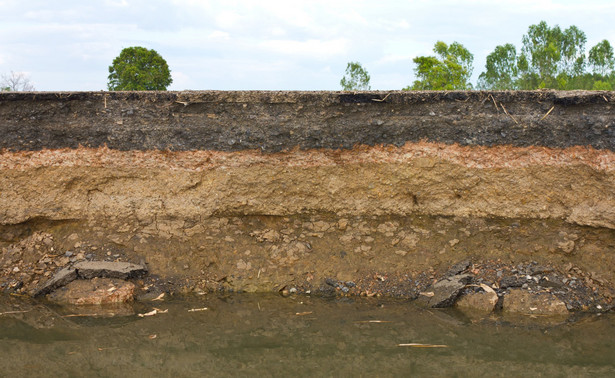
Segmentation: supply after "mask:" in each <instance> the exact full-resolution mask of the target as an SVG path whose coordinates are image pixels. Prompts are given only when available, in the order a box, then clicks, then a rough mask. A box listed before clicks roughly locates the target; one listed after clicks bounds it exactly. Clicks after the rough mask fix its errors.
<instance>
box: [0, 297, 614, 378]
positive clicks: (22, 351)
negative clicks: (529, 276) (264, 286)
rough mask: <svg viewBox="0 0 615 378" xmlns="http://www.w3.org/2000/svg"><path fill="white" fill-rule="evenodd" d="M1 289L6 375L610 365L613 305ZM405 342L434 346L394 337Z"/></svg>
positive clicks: (489, 371)
mask: <svg viewBox="0 0 615 378" xmlns="http://www.w3.org/2000/svg"><path fill="white" fill-rule="evenodd" d="M3 300H4V302H3V303H2V306H0V312H1V313H2V314H3V315H0V353H2V356H3V358H2V359H0V371H2V372H3V375H6V376H36V375H41V376H59V377H61V376H112V377H120V376H121V377H126V376H152V375H153V376H175V377H183V376H203V375H207V376H256V375H258V376H262V375H264V376H289V375H299V376H322V375H324V376H340V375H341V376H368V375H372V376H400V375H408V374H420V375H437V376H442V375H445V376H476V375H481V376H485V375H489V376H511V375H522V374H523V375H527V374H531V375H543V376H590V375H591V376H596V375H613V374H615V362H614V361H615V341H613V337H612V336H613V335H615V317H614V316H613V314H607V315H603V316H601V317H596V316H591V317H586V318H584V319H582V320H581V321H578V322H575V323H570V322H561V321H559V322H556V323H546V322H544V321H541V320H540V319H533V320H532V319H524V320H525V321H524V322H517V321H515V320H514V319H503V318H497V317H496V318H487V319H476V318H471V317H467V316H465V315H463V314H459V313H457V312H455V311H439V310H426V309H422V308H418V307H416V306H414V305H412V304H409V303H407V302H403V301H395V300H375V299H373V298H369V299H352V300H348V299H343V300H340V299H337V300H333V299H323V298H310V297H296V298H292V297H291V298H282V297H280V296H276V295H245V294H244V295H235V296H226V297H214V296H205V297H187V298H175V299H172V300H170V301H169V300H167V301H163V302H152V303H149V304H136V305H135V306H134V308H133V310H134V312H135V314H136V313H141V314H145V313H147V312H148V311H150V310H152V309H153V308H154V307H156V308H158V309H159V310H161V312H163V311H164V310H168V312H166V313H164V312H163V313H160V312H159V313H157V314H155V315H153V316H144V317H139V316H137V315H131V316H116V317H111V318H110V317H92V316H84V315H91V314H84V313H81V314H80V313H77V312H75V310H74V309H70V311H67V310H66V309H62V308H54V307H49V306H45V305H43V304H41V303H37V302H27V301H25V300H23V299H19V300H15V299H13V298H9V299H6V298H4V299H3ZM205 308H207V309H205ZM191 310H192V311H191ZM18 311H22V312H18ZM78 311H79V312H82V311H84V310H83V309H80V310H78ZM107 311H108V310H107ZM122 311H125V309H123V310H122ZM11 312H12V313H11ZM74 315H81V316H74ZM107 315H108V314H107ZM408 343H418V344H431V345H434V344H435V345H440V346H446V347H440V348H419V347H408V346H398V345H399V344H408Z"/></svg>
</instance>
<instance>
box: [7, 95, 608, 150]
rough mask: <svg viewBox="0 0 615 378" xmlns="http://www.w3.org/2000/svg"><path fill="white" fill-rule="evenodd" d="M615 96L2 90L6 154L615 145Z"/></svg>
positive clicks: (599, 146)
mask: <svg viewBox="0 0 615 378" xmlns="http://www.w3.org/2000/svg"><path fill="white" fill-rule="evenodd" d="M614 101H615V95H614V94H613V92H582V91H570V92H558V91H516V92H482V91H459V92H405V91H393V92H265V91H240V92H222V91H198V92H192V91H190V92H36V93H24V92H21V93H15V92H13V93H10V92H8V93H0V135H2V138H1V139H0V149H8V150H13V151H18V150H40V149H44V148H47V149H56V148H76V147H78V146H79V145H81V146H84V147H99V146H103V145H107V146H108V147H109V148H111V149H118V150H151V149H161V150H165V149H169V150H180V151H182V150H219V151H238V150H245V149H260V150H262V151H267V152H274V151H281V150H287V149H292V148H295V147H297V146H298V147H300V148H302V149H311V148H333V149H337V148H351V147H352V146H354V145H357V144H364V145H376V144H385V145H386V144H392V145H398V146H401V145H404V144H405V143H406V142H417V141H420V140H426V141H430V142H442V143H447V144H452V143H459V144H461V145H486V146H492V145H512V146H547V147H559V148H564V147H570V146H577V145H582V146H592V147H594V148H598V149H609V150H615V117H614V115H615V110H614V109H613V105H612V104H613V102H614Z"/></svg>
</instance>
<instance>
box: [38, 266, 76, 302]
mask: <svg viewBox="0 0 615 378" xmlns="http://www.w3.org/2000/svg"><path fill="white" fill-rule="evenodd" d="M75 279H77V271H76V270H75V268H70V267H67V268H63V269H60V270H59V271H58V272H57V273H56V274H54V275H53V277H51V279H50V280H48V281H47V282H45V284H43V286H41V287H40V288H38V289H36V290H35V291H34V292H33V293H32V296H34V297H37V296H39V295H45V294H49V293H51V292H52V291H54V290H56V289H57V288H59V287H62V286H64V285H67V284H68V283H70V282H72V281H74V280H75Z"/></svg>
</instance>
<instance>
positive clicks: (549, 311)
mask: <svg viewBox="0 0 615 378" xmlns="http://www.w3.org/2000/svg"><path fill="white" fill-rule="evenodd" d="M503 310H504V311H505V312H511V313H523V314H540V315H564V314H568V309H567V308H566V304H565V303H564V302H562V301H561V300H559V299H558V298H557V297H556V296H554V295H553V294H550V293H530V292H528V291H526V290H521V289H513V290H511V291H510V293H508V294H506V295H505V296H504V304H503Z"/></svg>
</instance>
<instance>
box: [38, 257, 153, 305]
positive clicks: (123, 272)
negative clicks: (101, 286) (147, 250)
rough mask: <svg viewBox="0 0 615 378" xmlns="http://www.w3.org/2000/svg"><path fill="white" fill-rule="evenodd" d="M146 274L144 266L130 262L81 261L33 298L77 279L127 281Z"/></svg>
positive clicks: (46, 283)
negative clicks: (116, 279) (97, 278)
mask: <svg viewBox="0 0 615 378" xmlns="http://www.w3.org/2000/svg"><path fill="white" fill-rule="evenodd" d="M145 274H147V268H146V267H145V266H144V265H138V264H132V263H128V262H111V261H81V262H78V263H76V264H75V265H73V266H72V267H66V268H63V269H61V270H60V271H58V272H57V273H56V274H54V276H53V277H52V278H51V279H50V280H49V281H47V282H45V283H44V284H43V285H42V286H41V287H39V288H38V289H37V290H35V291H34V292H33V293H32V296H34V297H37V296H41V295H46V294H49V293H51V292H52V291H54V290H56V289H58V288H60V287H62V286H65V285H67V284H69V283H70V282H72V281H74V280H76V279H77V278H81V279H92V278H95V277H104V278H118V279H122V280H126V279H130V278H137V277H141V276H143V275H145Z"/></svg>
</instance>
